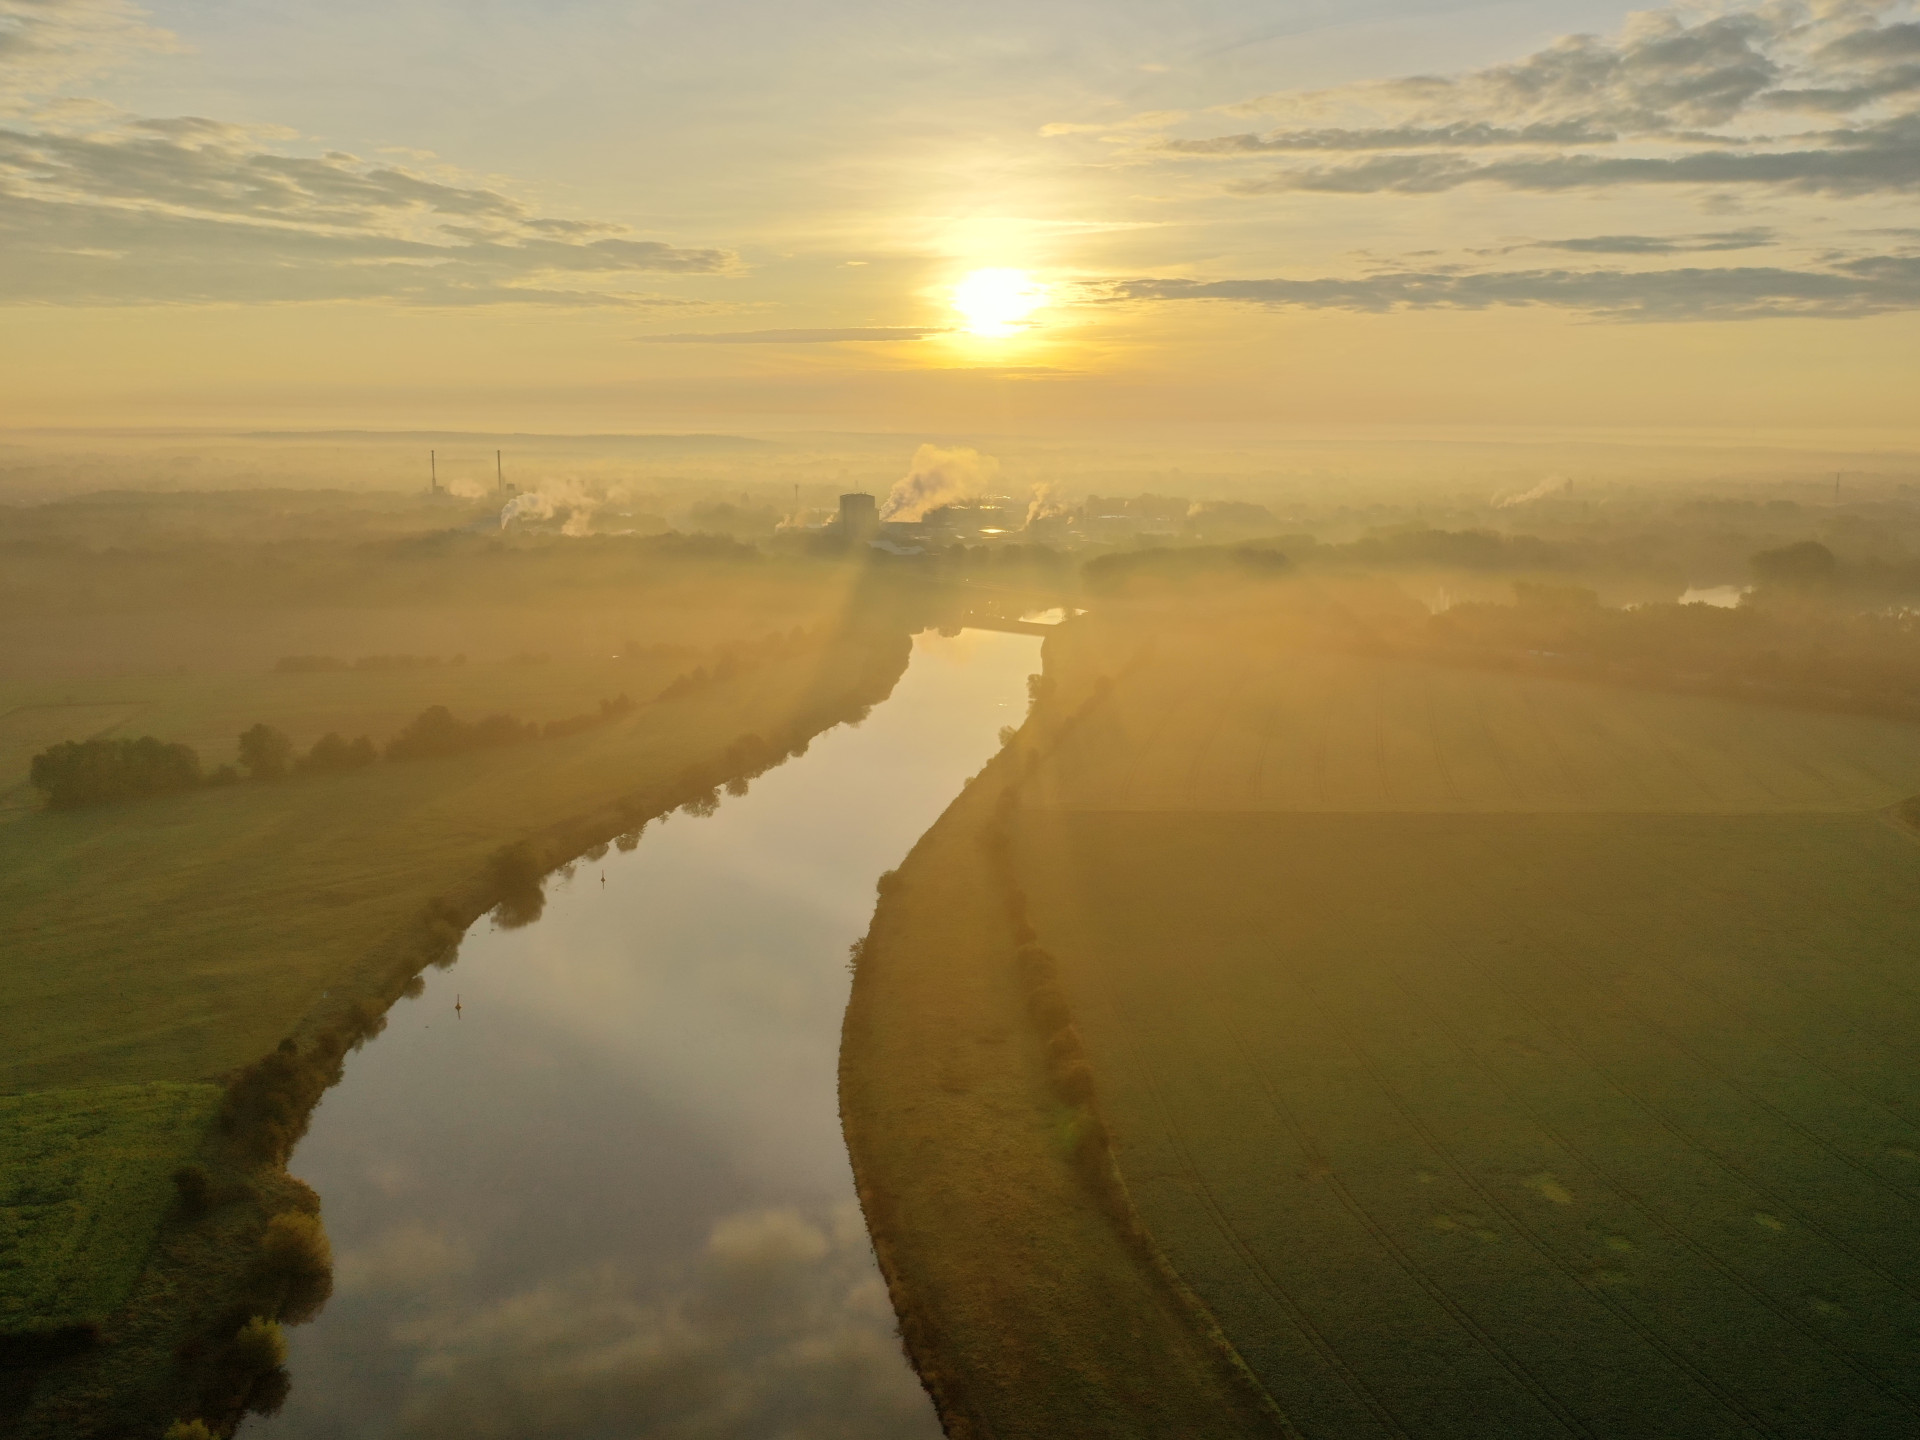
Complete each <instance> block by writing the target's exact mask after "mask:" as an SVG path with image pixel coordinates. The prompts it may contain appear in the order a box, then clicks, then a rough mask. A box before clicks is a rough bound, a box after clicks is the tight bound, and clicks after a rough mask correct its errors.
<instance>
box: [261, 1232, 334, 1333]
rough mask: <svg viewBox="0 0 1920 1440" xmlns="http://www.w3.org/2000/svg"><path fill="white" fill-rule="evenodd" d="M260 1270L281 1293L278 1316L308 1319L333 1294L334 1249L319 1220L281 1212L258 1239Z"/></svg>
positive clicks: (293, 1319) (296, 1319) (299, 1319)
mask: <svg viewBox="0 0 1920 1440" xmlns="http://www.w3.org/2000/svg"><path fill="white" fill-rule="evenodd" d="M259 1263H260V1269H261V1272H262V1274H263V1275H264V1277H265V1278H266V1279H267V1280H268V1281H270V1282H271V1283H273V1284H275V1285H277V1286H278V1287H279V1289H280V1296H281V1301H280V1314H281V1315H282V1316H283V1317H284V1318H285V1319H288V1320H291V1321H294V1322H296V1323H297V1322H298V1321H301V1320H305V1319H307V1318H309V1317H311V1316H312V1315H313V1314H314V1313H315V1312H316V1311H318V1310H319V1308H320V1307H321V1305H323V1304H324V1303H325V1302H326V1299H327V1297H328V1296H329V1295H331V1294H332V1293H333V1247H332V1246H331V1245H330V1244H328V1243H327V1232H326V1231H325V1230H324V1229H323V1228H322V1227H321V1224H320V1220H319V1217H318V1216H314V1215H307V1214H304V1213H303V1212H301V1211H298V1210H284V1211H282V1212H281V1213H280V1214H278V1215H276V1216H274V1217H273V1218H272V1219H271V1220H269V1221H268V1222H267V1229H266V1233H265V1234H264V1235H262V1236H261V1237H260V1262H259Z"/></svg>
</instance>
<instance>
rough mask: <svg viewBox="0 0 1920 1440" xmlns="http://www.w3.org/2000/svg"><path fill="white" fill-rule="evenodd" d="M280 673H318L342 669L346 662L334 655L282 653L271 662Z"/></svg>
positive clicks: (345, 666) (276, 671) (344, 667)
mask: <svg viewBox="0 0 1920 1440" xmlns="http://www.w3.org/2000/svg"><path fill="white" fill-rule="evenodd" d="M273 668H274V671H275V673H277V674H281V675H318V674H321V673H323V672H325V671H328V670H344V669H346V668H347V662H346V661H344V660H342V659H340V658H339V657H338V656H334V655H282V656H281V657H280V658H279V659H278V660H276V661H274V662H273Z"/></svg>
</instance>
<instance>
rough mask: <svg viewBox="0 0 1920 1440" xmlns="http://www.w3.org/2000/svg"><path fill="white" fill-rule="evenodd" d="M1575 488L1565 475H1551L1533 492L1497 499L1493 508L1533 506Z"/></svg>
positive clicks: (1505, 508)
mask: <svg viewBox="0 0 1920 1440" xmlns="http://www.w3.org/2000/svg"><path fill="white" fill-rule="evenodd" d="M1572 488H1573V482H1572V481H1571V480H1569V479H1567V477H1566V476H1564V475H1549V476H1548V477H1547V478H1546V479H1544V480H1542V481H1541V482H1540V483H1539V484H1538V485H1536V486H1534V487H1533V488H1532V489H1531V490H1522V491H1521V492H1520V493H1519V494H1518V495H1501V496H1498V497H1496V498H1495V500H1494V502H1493V508H1494V509H1496V510H1510V509H1512V508H1513V507H1514V506H1515V505H1531V504H1533V502H1534V501H1536V500H1544V499H1546V498H1547V497H1548V496H1549V495H1558V494H1559V493H1560V492H1561V491H1562V490H1569V489H1572Z"/></svg>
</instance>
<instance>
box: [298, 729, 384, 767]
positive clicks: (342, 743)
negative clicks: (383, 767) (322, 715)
mask: <svg viewBox="0 0 1920 1440" xmlns="http://www.w3.org/2000/svg"><path fill="white" fill-rule="evenodd" d="M379 758H380V757H379V752H377V751H376V750H375V749H374V748H373V740H372V739H371V738H370V737H369V736H366V735H362V736H361V737H360V738H359V739H358V740H348V739H347V738H346V737H345V736H344V735H339V734H336V733H335V732H334V731H331V730H329V731H328V732H327V733H326V734H325V735H322V736H321V737H320V738H319V739H318V740H316V741H314V742H313V748H312V749H311V750H309V751H308V752H307V753H306V754H305V755H304V756H303V757H302V758H301V759H300V760H298V761H297V762H295V768H297V769H300V770H305V771H308V772H310V773H312V774H315V775H333V774H338V773H339V772H341V771H343V770H358V769H360V768H361V767H362V766H364V765H371V764H373V762H374V761H375V760H377V759H379Z"/></svg>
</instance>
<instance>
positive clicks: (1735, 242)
mask: <svg viewBox="0 0 1920 1440" xmlns="http://www.w3.org/2000/svg"><path fill="white" fill-rule="evenodd" d="M1773 240H1774V232H1773V231H1772V230H1767V229H1753V230H1722V231H1718V232H1715V233H1713V234H1708V235H1579V236H1575V237H1573V238H1571V239H1567V240H1535V241H1532V242H1531V243H1530V244H1527V245H1521V246H1516V247H1514V248H1515V249H1522V250H1569V251H1572V252H1573V253H1574V254H1576V255H1700V254H1707V253H1710V252H1713V251H1725V250H1757V249H1759V248H1760V247H1762V246H1765V245H1771V244H1772V243H1773Z"/></svg>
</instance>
